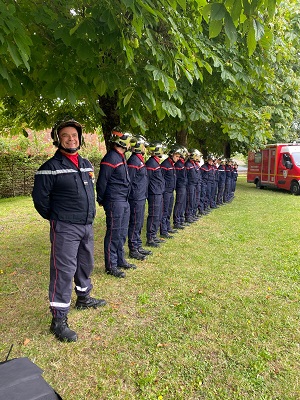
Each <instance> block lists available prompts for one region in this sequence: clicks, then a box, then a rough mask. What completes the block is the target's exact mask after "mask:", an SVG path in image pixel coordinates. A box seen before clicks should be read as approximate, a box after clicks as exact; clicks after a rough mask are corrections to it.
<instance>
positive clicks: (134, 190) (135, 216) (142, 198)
mask: <svg viewBox="0 0 300 400" xmlns="http://www.w3.org/2000/svg"><path fill="white" fill-rule="evenodd" d="M127 165H128V172H129V177H130V181H131V190H130V194H129V206H130V219H129V227H128V247H129V249H130V250H138V249H139V248H140V247H141V246H142V239H141V232H142V228H143V224H144V216H145V203H146V198H147V195H148V176H147V169H146V166H145V163H144V157H143V156H142V155H141V154H136V153H133V154H132V155H131V156H130V157H129V159H128V161H127Z"/></svg>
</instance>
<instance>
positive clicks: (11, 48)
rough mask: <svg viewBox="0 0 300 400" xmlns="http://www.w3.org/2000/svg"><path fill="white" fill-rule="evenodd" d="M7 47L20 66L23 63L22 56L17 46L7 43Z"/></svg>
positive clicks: (16, 63)
mask: <svg viewBox="0 0 300 400" xmlns="http://www.w3.org/2000/svg"><path fill="white" fill-rule="evenodd" d="M7 48H8V51H9V54H10V55H11V57H12V59H13V61H14V63H15V65H16V66H17V67H19V66H20V65H21V64H22V60H21V58H20V55H19V52H18V49H17V47H16V46H15V45H14V44H12V43H7Z"/></svg>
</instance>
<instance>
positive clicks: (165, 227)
mask: <svg viewBox="0 0 300 400" xmlns="http://www.w3.org/2000/svg"><path fill="white" fill-rule="evenodd" d="M173 205H174V192H164V194H163V205H162V217H161V223H160V233H161V234H162V235H166V234H167V233H168V231H169V230H170V229H171V223H170V220H171V214H172V211H173Z"/></svg>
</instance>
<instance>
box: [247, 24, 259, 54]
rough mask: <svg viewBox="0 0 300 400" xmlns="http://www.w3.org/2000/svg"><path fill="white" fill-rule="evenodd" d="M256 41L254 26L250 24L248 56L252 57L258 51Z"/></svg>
mask: <svg viewBox="0 0 300 400" xmlns="http://www.w3.org/2000/svg"><path fill="white" fill-rule="evenodd" d="M256 44H257V42H256V40H255V29H254V25H253V24H250V28H249V32H248V35H247V46H248V54H249V56H252V54H253V53H254V51H255V49H256Z"/></svg>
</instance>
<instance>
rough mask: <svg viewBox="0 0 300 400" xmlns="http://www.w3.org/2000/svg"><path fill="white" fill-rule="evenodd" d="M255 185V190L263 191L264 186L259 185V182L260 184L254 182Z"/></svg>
mask: <svg viewBox="0 0 300 400" xmlns="http://www.w3.org/2000/svg"><path fill="white" fill-rule="evenodd" d="M255 185H256V189H263V188H264V186H262V185H261V182H260V180H259V179H258V180H257V181H256V183H255Z"/></svg>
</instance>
